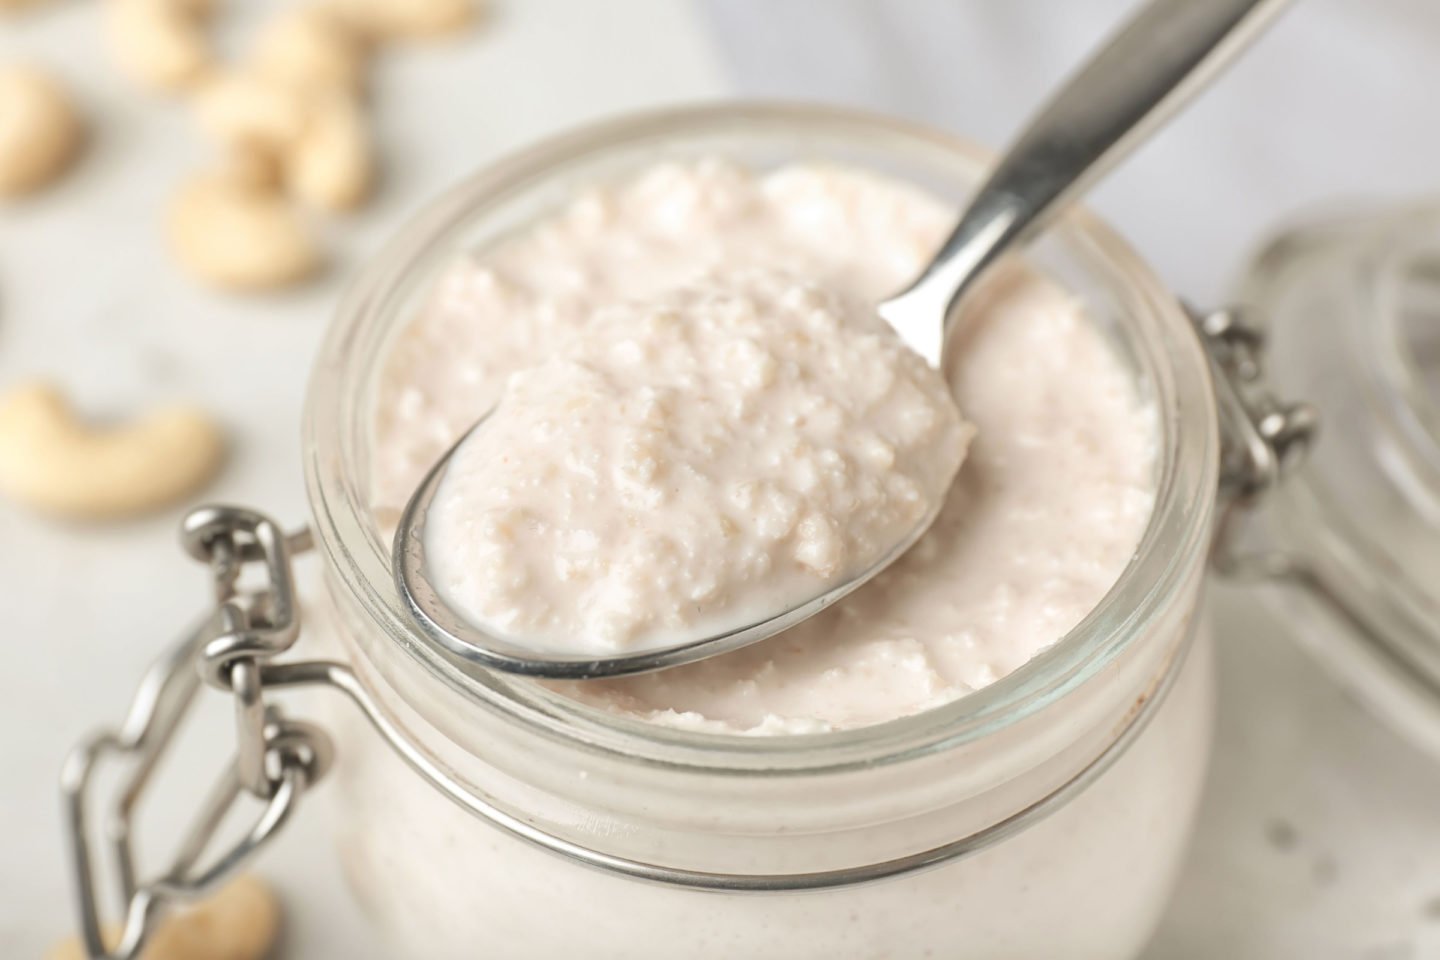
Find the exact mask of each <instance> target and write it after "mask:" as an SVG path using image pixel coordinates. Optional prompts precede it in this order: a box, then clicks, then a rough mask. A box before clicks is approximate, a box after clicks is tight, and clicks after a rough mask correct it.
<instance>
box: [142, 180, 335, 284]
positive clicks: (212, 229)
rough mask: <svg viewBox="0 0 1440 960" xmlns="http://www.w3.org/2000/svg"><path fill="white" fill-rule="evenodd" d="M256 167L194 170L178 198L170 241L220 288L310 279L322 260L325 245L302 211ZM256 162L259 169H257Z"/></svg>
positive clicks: (188, 263)
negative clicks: (319, 242)
mask: <svg viewBox="0 0 1440 960" xmlns="http://www.w3.org/2000/svg"><path fill="white" fill-rule="evenodd" d="M250 161H251V163H252V165H253V166H252V169H251V170H249V171H244V172H242V171H237V170H234V169H231V170H226V171H222V172H220V173H215V174H204V175H201V176H197V177H194V178H193V179H191V180H190V181H189V182H188V183H186V184H184V185H183V186H181V188H180V190H179V192H178V193H176V195H175V197H174V199H173V200H172V201H171V206H170V216H169V224H168V226H169V233H170V242H171V245H172V247H173V248H174V250H175V254H176V256H177V257H179V259H180V262H181V263H182V264H183V265H184V266H185V267H186V268H188V269H189V270H190V271H191V272H192V273H193V274H194V275H195V276H197V277H198V278H200V279H201V280H204V281H206V282H208V283H211V284H214V285H215V286H217V287H222V288H227V289H232V290H260V289H269V288H274V287H282V286H286V285H289V284H292V283H295V282H298V281H300V280H303V279H305V278H306V277H308V276H309V275H311V274H312V273H314V272H315V270H316V269H317V268H318V267H319V266H320V260H321V257H320V251H319V248H318V247H317V245H316V242H315V238H314V237H313V236H312V235H311V232H310V229H309V226H308V224H307V223H306V222H305V219H304V217H303V216H301V215H300V213H299V212H298V211H296V210H295V209H294V208H293V207H292V206H291V205H290V203H289V202H288V201H287V200H286V198H285V196H284V194H282V193H281V192H280V189H279V187H278V186H277V185H276V184H275V183H273V182H272V181H271V179H270V178H269V177H268V176H266V175H263V174H264V173H267V172H268V171H267V170H266V163H265V159H264V158H263V157H259V158H254V157H252V158H250ZM256 168H258V169H259V171H260V173H259V174H257V173H256V172H255V170H256Z"/></svg>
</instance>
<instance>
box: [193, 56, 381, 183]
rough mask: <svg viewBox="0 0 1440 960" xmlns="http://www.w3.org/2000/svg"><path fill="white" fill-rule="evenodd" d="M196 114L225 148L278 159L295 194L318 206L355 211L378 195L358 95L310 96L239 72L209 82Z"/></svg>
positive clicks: (328, 93)
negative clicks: (372, 193)
mask: <svg viewBox="0 0 1440 960" xmlns="http://www.w3.org/2000/svg"><path fill="white" fill-rule="evenodd" d="M195 109H196V115H197V117H198V118H199V121H200V125H201V126H202V127H203V128H204V129H205V130H206V132H208V133H209V134H210V135H211V136H213V137H214V138H215V139H216V140H217V141H219V142H220V143H221V145H224V146H229V147H232V148H235V147H238V148H241V149H242V150H244V151H246V152H262V153H264V154H266V155H269V156H272V157H274V158H275V159H276V160H277V161H278V162H279V163H280V164H281V165H282V167H283V169H284V174H285V181H286V185H287V186H288V187H289V188H290V190H291V192H293V193H294V194H295V196H296V197H298V198H299V199H300V200H301V201H303V202H305V203H307V204H309V205H310V206H313V207H318V208H320V209H322V210H349V209H351V208H353V207H356V206H358V205H359V204H360V203H361V202H362V201H364V200H365V198H366V197H367V196H368V195H369V193H370V186H371V182H372V180H373V179H374V164H373V161H372V159H371V146H370V130H369V124H368V123H367V122H366V120H365V115H364V111H363V110H362V109H361V107H360V104H359V103H358V102H357V101H356V100H355V98H354V96H353V95H351V94H350V93H347V92H344V91H341V90H325V89H319V90H311V91H308V92H307V91H303V90H300V89H298V88H295V87H290V86H286V85H284V84H281V83H279V82H276V81H274V80H271V79H269V78H267V77H264V76H260V75H258V74H253V73H238V72H236V73H227V74H224V75H222V76H220V77H217V78H216V79H214V80H212V81H210V82H209V83H207V84H206V85H205V87H204V89H202V90H201V92H200V94H199V96H197V97H196V103H195Z"/></svg>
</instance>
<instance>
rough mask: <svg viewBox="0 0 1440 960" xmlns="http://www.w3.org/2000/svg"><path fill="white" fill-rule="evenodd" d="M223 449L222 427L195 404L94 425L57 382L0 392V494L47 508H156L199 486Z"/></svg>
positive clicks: (92, 511) (88, 514)
mask: <svg viewBox="0 0 1440 960" xmlns="http://www.w3.org/2000/svg"><path fill="white" fill-rule="evenodd" d="M223 451H224V443H223V441H222V439H221V435H220V430H219V428H218V427H217V426H216V425H215V424H214V422H213V421H211V420H210V419H209V418H208V417H206V416H205V415H204V414H202V413H199V412H197V411H195V410H190V409H185V408H173V409H166V410H157V411H155V412H154V413H150V414H148V415H146V416H144V417H141V418H140V419H138V420H135V421H134V422H132V423H126V424H118V425H115V426H111V427H96V426H91V425H89V424H86V423H83V422H81V421H80V420H78V419H77V418H76V416H75V412H74V411H73V410H72V408H71V407H70V404H69V402H68V401H67V400H66V399H65V397H64V396H63V395H62V394H61V393H60V391H59V390H57V389H55V388H54V387H52V386H48V385H45V384H33V385H30V386H24V387H20V388H18V389H16V390H13V391H11V392H10V393H9V394H8V395H7V396H5V397H3V398H0V493H4V494H5V495H7V496H9V497H11V498H13V499H15V500H17V501H19V502H20V503H23V504H25V505H27V506H30V507H33V508H35V509H38V510H42V511H44V512H47V513H53V514H57V515H60V516H65V517H74V518H82V519H108V518H115V517H123V516H129V515H133V514H139V513H145V512H147V511H150V510H154V509H156V508H159V507H162V506H165V505H166V504H169V503H172V502H174V501H176V500H179V499H182V498H183V497H185V496H187V495H188V494H190V493H193V492H194V491H195V490H197V489H198V488H199V487H200V486H202V485H203V484H204V483H205V482H206V481H207V480H209V479H210V477H211V476H213V475H214V473H215V471H216V469H217V468H218V467H219V465H220V461H221V459H222V456H223Z"/></svg>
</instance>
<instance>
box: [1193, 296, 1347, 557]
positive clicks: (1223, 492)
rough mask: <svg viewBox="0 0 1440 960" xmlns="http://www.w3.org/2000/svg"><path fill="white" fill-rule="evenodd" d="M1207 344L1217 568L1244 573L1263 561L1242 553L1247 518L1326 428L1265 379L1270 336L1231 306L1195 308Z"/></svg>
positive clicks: (1312, 413)
mask: <svg viewBox="0 0 1440 960" xmlns="http://www.w3.org/2000/svg"><path fill="white" fill-rule="evenodd" d="M1190 316H1191V319H1192V320H1193V321H1194V323H1195V328H1196V330H1197V331H1198V332H1199V334H1200V338H1201V340H1202V342H1203V343H1204V345H1205V352H1206V354H1207V355H1208V356H1209V359H1210V368H1211V372H1212V373H1213V375H1214V382H1215V402H1216V407H1217V414H1218V416H1219V420H1220V438H1221V440H1220V484H1219V491H1218V495H1219V499H1220V512H1219V516H1220V519H1219V522H1218V524H1217V525H1216V530H1215V537H1214V541H1213V546H1212V563H1213V564H1214V566H1215V567H1216V569H1217V570H1219V571H1220V572H1221V573H1225V574H1236V573H1239V572H1240V569H1241V567H1249V566H1250V565H1251V564H1252V561H1254V560H1255V558H1254V557H1252V556H1243V557H1242V556H1241V554H1240V553H1239V552H1238V551H1237V550H1236V549H1235V548H1234V541H1235V532H1236V528H1237V527H1238V525H1239V522H1240V518H1241V517H1243V516H1244V515H1246V514H1248V513H1249V512H1250V511H1251V510H1252V509H1254V507H1255V506H1256V505H1257V504H1258V503H1259V502H1260V501H1261V500H1262V499H1263V498H1264V497H1265V495H1267V494H1268V493H1270V492H1271V491H1272V490H1274V489H1275V487H1277V486H1278V485H1279V484H1280V481H1281V480H1282V479H1284V478H1285V477H1286V476H1287V475H1289V474H1290V473H1291V472H1292V471H1293V470H1295V469H1296V468H1297V467H1299V466H1300V464H1302V463H1303V462H1304V461H1305V458H1306V456H1307V454H1308V453H1309V450H1310V447H1311V445H1312V444H1313V443H1314V442H1315V437H1316V433H1317V431H1318V429H1319V417H1318V415H1317V413H1316V411H1315V408H1314V407H1313V406H1311V405H1310V404H1308V403H1304V402H1297V401H1283V400H1280V399H1278V398H1277V397H1276V396H1275V394H1274V393H1273V392H1272V391H1271V388H1270V384H1269V383H1268V382H1267V380H1266V378H1265V369H1264V356H1265V339H1264V335H1263V334H1262V333H1261V332H1260V330H1259V329H1258V328H1257V327H1255V326H1254V325H1252V324H1250V323H1248V322H1247V321H1246V319H1245V316H1244V314H1243V312H1242V311H1241V310H1239V309H1238V308H1234V307H1230V308H1225V309H1221V310H1215V311H1212V312H1210V313H1199V312H1197V311H1195V310H1193V309H1192V310H1191V311H1190Z"/></svg>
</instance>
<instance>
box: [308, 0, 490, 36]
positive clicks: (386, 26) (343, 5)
mask: <svg viewBox="0 0 1440 960" xmlns="http://www.w3.org/2000/svg"><path fill="white" fill-rule="evenodd" d="M330 6H331V9H333V10H334V11H335V12H336V14H337V15H339V16H340V17H342V18H343V19H344V20H345V22H346V23H349V24H350V25H351V26H352V27H354V28H355V29H356V30H357V31H358V32H360V33H361V34H363V35H365V36H367V37H373V38H375V39H377V40H400V39H406V38H415V37H434V36H441V35H443V34H449V33H455V32H456V31H459V30H462V29H464V28H465V27H467V26H469V25H470V23H471V22H472V21H473V20H474V19H475V12H476V11H475V0H331V5H330Z"/></svg>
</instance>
